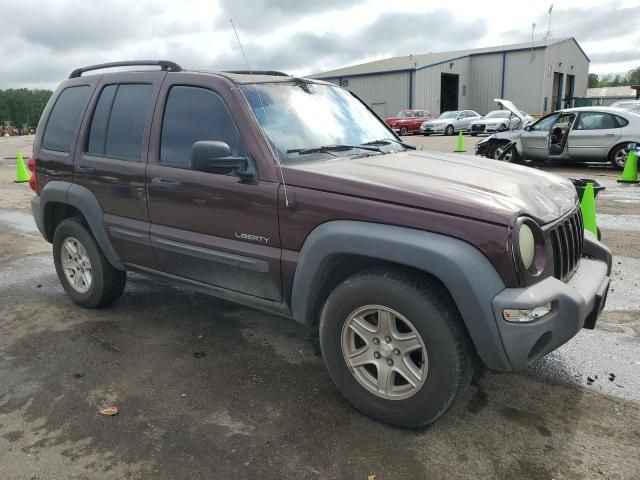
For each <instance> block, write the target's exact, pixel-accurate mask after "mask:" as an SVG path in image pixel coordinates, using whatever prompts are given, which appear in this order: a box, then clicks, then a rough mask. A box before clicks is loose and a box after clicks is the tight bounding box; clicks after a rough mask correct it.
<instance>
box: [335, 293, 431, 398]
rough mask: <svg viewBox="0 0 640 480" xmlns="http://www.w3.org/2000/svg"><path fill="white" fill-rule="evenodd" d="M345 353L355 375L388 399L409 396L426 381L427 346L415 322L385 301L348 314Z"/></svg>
mask: <svg viewBox="0 0 640 480" xmlns="http://www.w3.org/2000/svg"><path fill="white" fill-rule="evenodd" d="M341 344H342V354H343V357H344V360H345V362H346V363H347V366H348V367H349V370H350V371H351V373H352V374H353V376H354V377H355V379H356V380H357V381H358V383H360V385H362V386H363V387H364V388H365V389H367V390H368V391H369V392H371V393H373V394H374V395H377V396H378V397H381V398H384V399H386V400H402V399H405V398H409V397H411V396H413V395H415V394H416V393H418V391H419V390H420V388H421V387H422V385H423V384H424V382H425V380H426V378H427V373H428V367H429V361H428V356H427V349H426V347H425V345H424V342H423V340H422V337H421V336H420V334H419V333H418V331H417V329H416V328H415V327H414V326H413V324H412V323H411V322H410V321H409V320H407V319H406V318H405V317H404V316H402V315H401V314H400V313H398V312H396V311H394V310H392V309H391V308H388V307H385V306H382V305H366V306H364V307H361V308H358V309H357V310H355V311H354V312H353V313H351V314H350V315H349V317H347V320H346V321H345V323H344V326H343V328H342V338H341Z"/></svg>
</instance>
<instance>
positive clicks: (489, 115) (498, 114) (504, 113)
mask: <svg viewBox="0 0 640 480" xmlns="http://www.w3.org/2000/svg"><path fill="white" fill-rule="evenodd" d="M508 116H509V112H508V111H507V110H494V111H493V112H489V113H487V114H486V115H485V116H484V118H507V117H508Z"/></svg>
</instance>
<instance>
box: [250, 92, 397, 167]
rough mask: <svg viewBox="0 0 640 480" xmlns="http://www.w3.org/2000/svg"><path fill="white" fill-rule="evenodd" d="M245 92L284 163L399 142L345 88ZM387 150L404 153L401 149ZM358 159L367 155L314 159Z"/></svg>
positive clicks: (394, 146)
mask: <svg viewBox="0 0 640 480" xmlns="http://www.w3.org/2000/svg"><path fill="white" fill-rule="evenodd" d="M241 89H242V92H243V93H244V96H245V97H246V99H247V101H248V102H249V105H251V108H252V109H253V112H254V114H255V116H256V118H257V120H258V123H260V126H261V127H262V129H263V131H264V133H265V134H266V136H267V138H268V139H269V140H270V141H271V143H272V146H273V147H274V148H275V149H276V150H277V151H278V155H279V157H280V160H281V161H282V163H295V162H298V161H302V160H310V158H308V157H309V155H306V156H305V157H304V159H303V158H301V154H300V152H295V151H294V150H303V149H314V148H318V147H321V146H326V145H361V144H363V143H366V142H372V141H375V140H380V139H385V138H386V139H390V140H391V141H392V142H396V140H395V139H394V138H393V135H392V134H391V133H390V132H389V130H388V129H387V127H386V126H385V124H383V123H382V122H381V121H380V120H379V119H378V117H376V116H375V115H373V114H372V113H371V112H370V111H369V110H368V109H367V107H365V106H364V105H363V104H362V103H361V102H360V101H359V100H358V99H356V98H355V97H353V96H352V95H351V94H349V92H347V91H346V90H343V89H342V88H339V87H333V86H330V85H319V84H315V83H310V82H304V81H295V82H286V83H284V82H283V83H262V84H256V85H244V86H242V87H241ZM258 92H259V93H260V96H258ZM389 143H390V142H389ZM385 148H387V149H402V147H401V146H399V145H398V144H397V143H393V144H391V143H390V144H389V145H388V146H387V147H385ZM354 153H363V151H361V150H353V149H351V150H347V151H343V152H330V153H327V152H318V153H317V154H315V153H314V155H313V156H314V157H317V156H318V155H320V156H324V157H326V156H327V155H328V156H339V155H353V154H354Z"/></svg>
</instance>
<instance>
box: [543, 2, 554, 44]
mask: <svg viewBox="0 0 640 480" xmlns="http://www.w3.org/2000/svg"><path fill="white" fill-rule="evenodd" d="M552 11H553V4H551V5H549V12H548V13H549V20H548V23H547V34H546V35H545V36H544V40H551V39H552V38H553V36H552V35H551V12H552Z"/></svg>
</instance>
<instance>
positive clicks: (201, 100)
mask: <svg viewBox="0 0 640 480" xmlns="http://www.w3.org/2000/svg"><path fill="white" fill-rule="evenodd" d="M200 140H216V141H221V142H226V143H228V144H229V147H231V152H232V154H233V155H238V156H241V155H246V149H245V147H244V143H243V141H242V137H241V136H240V132H239V131H238V129H237V128H236V125H235V123H234V121H233V118H232V117H231V114H230V113H229V110H228V109H227V105H226V104H225V103H224V100H223V99H222V97H220V96H219V95H218V94H217V93H214V92H212V91H211V90H208V89H206V88H200V87H186V86H175V87H172V88H171V90H170V91H169V96H168V98H167V104H166V106H165V109H164V118H163V120H162V135H161V139H160V164H161V165H166V166H169V167H176V168H191V147H192V146H193V144H194V143H195V142H197V141H200Z"/></svg>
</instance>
